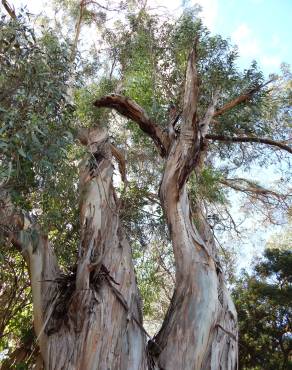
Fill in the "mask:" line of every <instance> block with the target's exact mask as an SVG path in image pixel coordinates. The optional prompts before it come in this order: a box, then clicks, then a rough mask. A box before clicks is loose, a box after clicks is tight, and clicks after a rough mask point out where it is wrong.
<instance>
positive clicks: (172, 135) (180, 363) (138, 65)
mask: <svg viewBox="0 0 292 370" xmlns="http://www.w3.org/2000/svg"><path fill="white" fill-rule="evenodd" d="M88 4H89V3H88ZM88 4H85V2H83V1H82V2H81V4H80V6H86V5H88ZM144 5H145V4H144ZM145 9H146V8H145V6H143V7H142V9H141V10H140V11H138V12H137V11H136V12H135V9H134V10H133V9H130V10H129V12H128V14H127V16H126V17H125V19H121V20H120V21H118V22H117V24H116V25H114V26H112V27H111V29H107V28H106V29H104V33H103V35H102V42H103V43H104V45H105V48H104V53H105V56H104V59H105V58H106V62H105V64H106V66H105V67H104V69H103V71H104V74H103V76H102V77H100V79H99V82H98V84H97V85H94V84H93V85H91V86H86V87H85V88H84V89H78V88H77V89H76V92H75V99H76V107H74V112H73V111H72V110H73V109H72V107H71V106H70V104H68V103H67V101H66V98H65V95H66V92H67V86H68V83H70V80H71V78H70V77H71V76H69V75H70V73H72V67H71V63H72V58H73V57H72V55H74V54H75V51H76V48H77V46H76V42H74V43H73V49H71V53H70V50H69V52H68V51H67V52H66V50H67V49H66V48H62V45H60V44H59V43H58V42H57V40H56V38H54V37H52V36H50V38H49V39H50V43H49V49H45V50H43V49H41V52H39V51H38V50H39V47H36V48H28V47H23V46H22V44H23V43H24V45H26V43H29V45H30V43H31V44H32V45H34V42H35V41H34V38H33V37H32V40H31V39H30V34H31V33H29V34H28V36H25V37H24V39H23V38H22V37H21V38H19V37H15V36H14V34H15V31H13V34H12V36H10V37H12V39H13V40H15V42H14V43H13V44H12V46H13V47H12V51H11V52H12V57H14V58H15V55H14V54H13V53H15V54H16V55H18V54H17V53H20V52H21V53H22V51H23V50H24V51H26V54H25V55H29V61H32V62H33V61H34V60H35V59H34V55H33V54H30V53H34V52H37V53H39V54H40V55H41V56H42V55H45V58H44V59H41V61H43V63H40V65H39V64H37V66H36V67H37V68H36V67H35V68H36V71H37V72H38V73H37V74H36V78H35V79H33V80H31V79H28V81H27V79H26V78H27V75H28V73H26V71H25V70H24V71H23V73H22V74H20V75H19V78H17V82H18V83H19V84H20V86H21V87H22V89H24V88H25V89H26V90H25V91H26V94H24V95H21V96H20V97H19V93H20V92H21V91H22V90H21V89H19V88H18V85H17V84H16V87H15V86H14V85H13V86H12V90H11V89H10V90H11V91H10V90H9V89H7V94H6V95H7V97H8V98H9V99H8V98H7V99H6V100H5V103H6V109H5V111H4V118H5V119H6V118H7V114H8V115H9V114H10V111H12V112H14V111H15V112H16V113H17V112H20V113H21V114H23V117H24V122H27V123H28V124H27V127H26V128H25V129H24V132H23V133H22V135H23V136H24V138H25V141H24V143H25V144H26V145H22V146H19V143H18V145H16V144H15V145H14V147H13V143H14V142H13V138H12V137H11V134H10V131H9V129H6V130H5V131H4V132H5V134H4V135H5V136H4V140H3V141H4V142H5V141H6V142H7V148H8V149H7V151H6V152H5V156H3V159H1V160H2V161H3V163H5V164H7V166H6V168H7V169H6V172H7V174H8V175H7V176H6V180H5V181H4V182H3V184H2V188H3V191H5V194H6V195H7V197H6V199H5V200H4V199H3V205H4V206H5V207H3V210H2V214H1V226H2V229H3V236H4V237H5V239H6V243H8V244H9V245H13V246H14V247H15V248H16V249H17V250H19V251H20V252H21V253H22V255H23V256H24V258H25V260H26V261H27V265H28V269H29V274H30V279H31V288H32V303H33V314H34V329H35V332H36V336H37V342H38V345H39V349H40V356H39V358H38V363H37V364H38V365H37V366H38V368H40V367H41V366H44V368H45V369H64V368H65V369H106V368H111V369H133V370H134V369H135V370H136V369H218V368H222V369H236V368H237V365H238V364H237V350H238V348H237V347H238V328H237V314H236V310H235V307H234V305H233V303H232V300H231V298H230V294H229V292H228V290H227V289H226V286H225V282H224V273H223V270H222V267H221V263H220V260H219V257H218V253H217V245H216V243H215V238H214V234H213V229H212V227H211V226H212V225H211V226H210V224H209V221H210V217H208V216H209V211H208V209H209V207H210V205H211V204H212V202H213V203H215V202H219V203H223V201H224V195H223V193H222V190H221V186H229V187H230V188H232V189H234V190H238V191H240V192H243V193H244V194H247V196H251V197H253V199H257V200H259V201H261V202H262V203H263V204H265V205H267V206H271V205H272V206H273V205H274V204H279V203H280V204H281V205H284V206H287V199H288V198H287V195H286V194H279V193H278V192H276V191H273V190H271V189H267V188H264V187H263V186H260V185H259V184H257V183H255V182H254V181H250V180H249V179H247V180H244V179H242V178H230V174H232V173H234V172H235V171H234V168H236V169H238V168H240V167H241V168H243V169H244V168H246V167H248V166H251V165H252V163H256V161H258V160H259V158H265V159H266V158H268V160H269V156H270V154H269V153H271V157H272V160H275V156H274V153H275V154H276V155H277V154H278V153H279V152H280V151H281V153H282V152H283V153H291V152H292V149H291V147H290V146H288V144H287V143H286V140H287V139H288V138H289V133H288V129H287V125H286V124H287V120H286V117H287V115H288V114H289V110H288V109H286V106H287V107H288V98H289V94H288V90H287V89H284V92H283V91H282V90H277V89H276V88H274V89H273V90H271V86H274V85H275V86H276V87H277V85H276V83H275V82H270V83H269V84H267V83H265V82H264V79H263V76H262V74H261V73H260V72H259V71H258V70H257V67H256V65H255V64H253V65H252V66H251V68H250V69H248V70H246V71H244V72H243V73H240V72H239V71H238V70H237V69H236V67H235V60H236V51H235V50H233V49H232V48H231V47H230V46H229V44H228V42H226V41H225V40H223V39H222V38H221V37H219V36H211V35H210V34H209V33H208V31H207V30H206V29H205V28H204V27H203V25H202V24H201V22H200V20H199V19H198V18H197V16H196V14H195V13H193V12H191V11H187V12H185V13H184V14H183V15H182V16H181V17H180V18H179V19H178V20H176V21H175V22H174V21H171V20H165V19H162V20H161V19H159V18H158V17H156V16H153V15H151V14H149V13H147V11H146V10H145ZM83 10H84V9H83V8H82V7H81V8H80V13H79V15H80V17H79V18H78V22H79V21H80V22H81V21H82V14H83V13H82V12H83ZM12 18H13V20H12V22H15V23H13V24H14V26H13V27H15V25H16V28H17V27H18V24H19V23H18V21H17V20H16V19H15V14H12ZM78 24H79V26H80V24H81V23H77V26H78ZM9 27H10V25H9ZM115 27H116V30H115ZM16 34H17V32H16ZM79 34H80V28H78V27H76V34H75V36H76V37H77V41H78V35H79ZM23 35H27V33H26V32H24V33H23V32H22V33H21V36H23ZM76 37H75V39H74V40H75V41H76ZM8 39H9V37H8ZM43 40H44V41H45V40H46V38H44V39H42V38H41V39H38V40H37V43H40V45H43V44H42V42H43ZM8 44H9V41H8ZM45 45H46V44H45ZM52 45H53V46H54V49H53V50H51V49H50V47H51V46H52ZM72 50H73V52H72ZM72 53H73V54H72ZM3 55H4V53H3ZM8 55H10V54H8ZM62 58H63V59H62ZM16 61H17V58H16V59H15V60H14V61H13V63H14V64H15V63H16ZM8 62H9V63H8ZM8 62H7V66H6V68H7V69H6V70H7V71H8V72H10V74H9V75H8V74H7V76H8V77H6V81H7V86H8V87H9V86H10V85H9V82H11V81H12V82H13V79H12V78H11V77H13V76H14V75H13V74H12V73H11V71H10V67H11V62H10V60H9V61H8ZM13 63H12V64H13ZM55 63H57V66H56V65H55ZM31 64H32V65H33V66H34V64H33V63H27V64H25V68H28V67H30V66H31ZM108 66H110V68H108ZM21 71H22V69H20V72H21ZM34 71H35V70H34V69H32V72H34ZM5 73H6V72H5ZM29 73H30V72H29ZM5 76H6V75H5ZM41 76H46V78H45V79H44V78H42V77H41ZM45 81H47V85H48V86H47V87H44V86H43V87H42V85H41V84H42V83H44V82H45ZM71 81H72V80H71ZM31 82H34V83H36V85H33V87H32V88H33V89H35V90H34V93H33V94H30V91H31V89H32V88H30V85H29V84H28V83H31ZM45 89H46V90H45ZM47 90H49V93H48V94H44V91H47ZM107 93H111V94H108V95H104V96H102V95H103V94H107ZM15 96H16V97H17V99H16V101H17V102H18V101H20V104H19V106H17V105H15V104H14V101H11V98H14V99H15ZM283 96H284V97H283ZM27 97H28V98H29V99H32V101H30V100H29V101H27ZM36 98H37V99H39V104H35V99H36ZM22 99H24V100H25V104H24V103H23V100H22ZM47 99H49V101H48V100H47ZM50 99H52V100H50ZM37 102H38V100H37ZM89 102H90V105H89V104H88V103H89ZM93 102H94V104H92V103H93ZM285 104H286V106H285ZM24 106H25V107H27V110H25V109H24ZM12 108H14V110H13V109H12ZM101 108H111V109H114V110H115V111H116V112H118V113H120V114H121V115H122V116H124V117H125V118H126V121H125V120H122V119H120V118H119V116H117V115H116V114H114V115H112V114H111V113H110V112H109V111H106V110H102V109H101ZM272 108H273V110H272ZM31 112H33V114H34V116H35V115H37V118H38V119H37V120H33V117H34V116H33V117H32V116H31ZM16 113H15V115H16ZM40 116H44V117H45V118H46V121H47V123H46V122H44V121H42V120H40ZM73 116H74V118H75V119H74V118H73ZM17 117H18V116H17ZM14 119H15V116H14ZM279 119H280V121H279ZM76 120H79V121H81V124H80V123H78V124H76ZM5 122H7V124H8V122H10V121H9V119H8V118H7V119H6V120H5ZM17 122H20V121H17ZM35 122H36V123H35ZM33 123H35V125H36V126H37V128H38V129H39V130H40V131H41V132H39V131H38V129H36V131H37V132H39V134H40V135H41V138H38V137H37V139H38V140H36V139H35V137H34V136H33V135H32V132H31V129H32V128H33V127H34V126H33ZM40 124H42V126H41V128H40V127H39V125H40ZM122 124H124V125H125V126H124V127H125V130H124V129H122V128H121V127H120V126H119V125H122ZM77 126H79V127H77ZM44 130H45V131H44ZM20 131H21V130H20ZM43 131H44V132H45V133H44V135H43V134H42V132H43ZM109 131H110V133H111V135H116V137H117V142H116V143H114V142H111V140H110V137H109ZM123 131H124V132H123ZM21 132H22V131H21ZM16 133H17V134H18V135H19V133H18V132H16ZM33 133H34V134H35V135H36V133H35V130H34V131H33ZM70 133H73V134H74V135H75V137H76V138H77V139H78V141H79V143H80V144H82V145H83V146H84V148H85V150H83V153H84V159H83V161H82V162H81V164H80V174H79V185H78V192H79V205H78V206H76V205H75V204H74V199H72V198H71V197H73V198H74V195H75V194H76V186H74V185H75V184H76V166H74V165H70V163H69V164H68V161H70V160H71V161H72V162H73V163H74V160H73V159H75V158H76V157H77V154H76V151H78V149H77V145H75V144H74V143H73V142H72V136H71V135H70ZM25 135H28V136H25ZM42 135H43V136H42ZM14 136H16V134H15V135H14ZM16 137H17V136H16ZM30 138H32V140H30ZM48 138H50V140H49V141H48V146H47V147H46V142H47V141H46V140H47V139H48ZM68 138H69V139H70V138H71V141H70V140H69V139H68ZM62 140H64V142H62ZM68 140H69V141H70V142H69V143H68ZM38 142H39V144H38ZM67 145H68V146H67ZM264 145H266V146H267V147H268V148H269V149H268V150H269V152H268V155H266V152H264V150H263V149H262V148H263V146H264ZM238 146H239V148H240V150H238ZM117 147H118V148H117ZM37 148H38V150H36V149H37ZM44 148H46V151H45V152H43V149H44ZM154 148H156V151H155V150H154ZM15 150H16V151H17V152H18V155H17V157H15V156H14V152H15ZM125 150H128V152H129V154H128V156H127V152H126V158H127V159H128V161H127V162H126V161H125V159H124V156H123V153H122V152H123V151H124V152H125ZM80 151H82V150H80V149H79V152H80ZM74 155H75V157H74ZM261 155H262V157H261ZM113 159H114V160H115V161H116V162H117V163H118V167H119V169H120V172H121V178H122V180H123V181H124V183H125V185H124V189H122V191H120V190H119V193H121V197H119V196H118V195H117V192H116V191H115V189H114V184H113V165H112V162H113ZM277 159H278V158H277ZM286 159H287V158H286ZM20 161H24V163H25V165H21V166H20V168H21V169H24V168H27V167H28V173H26V172H18V173H17V172H16V174H18V176H15V173H14V172H13V171H15V169H17V168H18V167H17V166H18V163H20ZM44 162H45V163H44ZM10 163H11V164H10ZM43 165H44V168H48V169H49V170H50V171H51V172H49V173H47V171H46V170H44V169H43V167H42V166H43ZM127 165H128V167H129V171H128V172H129V173H128V178H129V180H127V178H126V169H127ZM26 166H27V167H26ZM242 171H243V170H242ZM19 174H21V175H23V177H24V178H25V179H31V182H28V183H27V182H25V185H26V187H25V188H24V190H23V191H22V192H16V194H17V196H18V194H21V195H22V197H21V198H18V197H16V199H15V196H14V195H13V191H14V192H15V189H17V187H16V186H14V182H13V181H15V179H18V181H19ZM52 181H53V182H55V183H56V186H57V187H56V188H54V184H52ZM143 182H144V186H143ZM69 183H71V185H69ZM46 184H48V185H47V187H46V186H45V185H46ZM218 184H219V185H218ZM27 185H29V186H27ZM49 185H50V186H49ZM136 185H137V186H136ZM58 186H60V187H58ZM68 186H70V187H69V188H68ZM137 188H138V191H137V192H138V196H137V192H136V201H134V203H135V205H137V204H138V205H139V206H141V207H142V208H143V210H144V211H146V212H147V211H148V214H149V213H150V215H149V217H148V220H150V221H151V220H153V218H155V216H158V217H157V218H158V219H159V220H158V221H157V222H154V223H152V224H151V222H148V223H147V224H146V226H145V228H144V225H143V223H144V221H145V219H146V217H145V216H143V217H141V214H140V213H137V217H136V219H135V220H131V217H132V216H133V212H131V211H133V210H134V211H135V209H133V210H125V209H124V207H125V205H127V204H128V205H129V204H131V201H130V202H129V199H130V200H132V199H134V195H135V189H137ZM206 188H208V189H206ZM58 189H60V190H61V189H62V191H63V192H64V193H65V191H66V189H67V191H68V193H69V194H68V199H70V201H68V203H65V198H66V197H65V194H64V193H63V192H60V190H58ZM1 190H2V189H1ZM155 192H156V194H157V195H156V194H155ZM58 193H60V195H61V202H62V203H61V204H60V200H59V201H58ZM43 194H45V198H42V197H41V200H40V196H41V195H43ZM2 198H3V197H2ZM25 199H29V200H30V204H29V206H27V205H26V203H25ZM43 199H47V201H46V202H42V200H43ZM153 203H155V205H154V206H153ZM44 205H47V207H48V208H47V209H46V208H45V207H44ZM64 205H66V206H65V207H64ZM135 208H136V207H135ZM38 209H40V210H41V212H36V211H37V210H38ZM161 209H162V211H163V214H162V213H161ZM272 210H273V207H272ZM48 211H55V212H56V211H59V212H60V213H58V212H57V213H58V215H59V217H55V216H53V217H52V224H50V223H49V222H48V221H49V220H50V218H48V217H47V214H46V213H47V212H48ZM77 212H78V213H79V222H78V221H77V217H76V213H77ZM127 212H128V214H127ZM32 213H38V214H37V215H35V216H36V217H32V215H31V214H32ZM49 213H50V212H49ZM152 213H153V214H152ZM121 216H122V217H121ZM64 217H65V218H66V221H64ZM123 217H124V221H125V222H124V223H125V224H126V226H128V227H129V226H130V227H129V228H128V232H129V231H130V232H131V231H133V230H134V231H135V232H137V234H135V235H132V236H131V235H130V241H131V242H132V244H133V243H135V242H137V240H138V241H139V240H140V241H141V240H142V241H143V242H144V243H145V241H146V243H147V241H148V239H147V235H146V234H147V233H148V234H149V230H150V229H151V227H153V226H157V227H159V228H160V234H163V232H165V229H166V228H167V230H168V231H167V237H164V239H163V238H162V239H163V241H165V240H167V243H162V244H163V245H166V246H167V248H169V246H170V245H171V248H172V250H173V256H174V269H173V271H175V274H174V276H173V277H172V278H173V279H174V282H173V284H174V288H173V296H172V298H171V302H170V305H169V307H168V309H167V313H166V315H165V318H164V320H163V324H162V326H161V329H160V330H159V332H158V333H157V334H156V335H155V336H154V337H153V338H147V337H149V334H148V333H147V331H146V330H145V328H144V327H143V322H142V304H141V298H140V295H139V291H138V288H137V284H136V279H135V271H134V265H133V260H132V254H131V248H130V245H129V242H128V240H127V237H126V234H125V232H124V231H123V228H122V221H123ZM214 220H215V218H214V217H213V221H214ZM61 221H62V223H61ZM163 221H164V222H165V225H164V227H163V226H162V222H163ZM64 222H65V223H64ZM131 222H132V224H133V223H134V224H135V225H134V227H133V225H131ZM59 223H60V224H59ZM60 226H61V227H60ZM78 226H79V233H78V232H77V230H78ZM143 228H144V230H143ZM72 231H73V232H72ZM78 234H79V235H78ZM64 235H65V236H64ZM77 235H78V237H79V238H77ZM68 238H69V241H70V238H71V240H72V241H73V243H71V244H70V242H68ZM78 239H79V240H78ZM77 240H78V241H77ZM76 244H78V246H77V245H76ZM6 245H7V244H6ZM54 245H56V246H57V248H55V249H54V248H53V246H54ZM62 246H63V247H65V248H62ZM64 249H66V250H64ZM72 251H73V253H74V252H77V253H76V254H77V256H76V261H74V259H73V258H72ZM56 252H57V253H56ZM69 257H71V258H69ZM68 260H70V261H72V260H73V261H74V262H75V263H74V265H73V266H70V263H69V262H68ZM66 268H67V269H66ZM170 275H171V276H172V275H173V274H170ZM146 294H147V293H146ZM147 339H149V340H148V341H147Z"/></svg>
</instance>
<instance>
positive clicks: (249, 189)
mask: <svg viewBox="0 0 292 370" xmlns="http://www.w3.org/2000/svg"><path fill="white" fill-rule="evenodd" d="M219 182H220V183H221V184H223V185H225V186H228V187H230V188H232V189H234V190H237V191H241V192H243V193H253V194H256V195H258V196H270V197H274V198H277V199H278V200H284V199H285V198H287V197H288V196H289V195H288V194H279V193H276V192H275V191H273V190H269V189H266V188H263V187H262V186H259V185H256V184H255V183H253V182H252V181H249V180H247V179H241V178H235V179H221V180H219ZM243 183H246V186H245V185H243Z"/></svg>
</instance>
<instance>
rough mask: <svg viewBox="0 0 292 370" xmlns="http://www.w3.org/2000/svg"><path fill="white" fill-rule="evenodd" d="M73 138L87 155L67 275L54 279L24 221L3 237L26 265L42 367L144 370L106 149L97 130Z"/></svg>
mask: <svg viewBox="0 0 292 370" xmlns="http://www.w3.org/2000/svg"><path fill="white" fill-rule="evenodd" d="M80 135H81V136H83V143H84V144H86V146H87V148H88V155H87V158H85V159H84V161H83V163H82V164H81V166H80V184H79V186H80V205H79V207H80V223H81V238H80V246H79V251H78V263H77V267H76V268H75V270H73V271H72V273H71V274H69V275H64V274H62V273H61V271H60V269H59V267H58V264H57V260H56V258H55V255H54V252H53V249H52V246H51V245H50V243H49V241H48V239H47V237H45V236H43V235H42V234H41V231H40V230H39V229H38V226H37V225H36V224H34V223H33V222H32V221H31V220H28V219H25V220H24V222H21V223H20V224H21V225H20V227H19V232H18V233H17V234H16V233H15V232H14V234H13V235H12V234H11V236H10V235H8V237H10V239H11V241H12V242H13V243H14V244H15V245H16V246H17V247H21V248H22V253H23V255H24V257H25V259H26V260H27V263H28V267H29V272H30V277H31V286H32V296H33V309H34V328H35V332H36V335H37V341H38V342H39V347H40V352H41V355H42V359H43V362H44V368H45V369H46V370H61V369H62V370H64V369H66V370H69V369H70V370H77V369H78V370H107V369H111V370H121V369H125V370H126V369H127V370H128V369H129V370H138V369H146V368H147V361H148V360H147V355H146V354H147V352H146V351H145V348H146V336H145V331H144V329H143V326H142V315H141V309H140V307H141V302H140V297H139V294H138V289H137V286H136V280H135V275H134V268H133V263H132V256H131V250H130V246H129V244H128V242H127V241H126V239H125V236H124V233H123V231H122V229H121V227H120V223H119V216H118V201H117V199H116V197H115V193H114V188H113V185H112V172H113V166H112V161H111V159H112V146H111V144H110V142H109V139H108V136H107V133H106V132H104V131H101V130H100V129H91V130H83V131H82V133H80ZM11 214H12V212H11ZM7 217H8V215H6V219H8V218H7ZM9 217H10V218H11V217H12V215H10V216H9Z"/></svg>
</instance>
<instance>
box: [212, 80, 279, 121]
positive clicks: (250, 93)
mask: <svg viewBox="0 0 292 370" xmlns="http://www.w3.org/2000/svg"><path fill="white" fill-rule="evenodd" d="M272 81H274V80H269V81H268V82H266V83H265V84H262V85H259V86H256V87H254V88H253V89H251V90H249V91H248V92H247V93H245V94H242V95H240V96H238V97H237V98H235V99H233V100H231V101H230V102H229V103H227V104H225V105H224V106H223V107H222V108H220V109H218V110H217V111H216V112H215V113H214V114H213V118H214V117H218V116H221V115H222V114H224V113H225V112H227V111H229V110H230V109H232V108H234V107H236V106H237V105H239V104H241V103H245V102H246V101H248V100H250V99H251V98H252V97H253V95H254V94H255V93H256V92H258V91H260V90H261V89H262V88H263V87H264V86H266V85H268V84H269V83H271V82H272Z"/></svg>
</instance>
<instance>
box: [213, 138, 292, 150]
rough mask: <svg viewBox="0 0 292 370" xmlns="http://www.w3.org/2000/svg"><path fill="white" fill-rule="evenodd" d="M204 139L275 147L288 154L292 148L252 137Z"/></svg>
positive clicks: (277, 142) (280, 143)
mask: <svg viewBox="0 0 292 370" xmlns="http://www.w3.org/2000/svg"><path fill="white" fill-rule="evenodd" d="M206 139H209V140H213V141H223V142H226V143H259V144H267V145H271V146H276V147H278V148H280V149H282V150H286V152H288V153H292V148H291V147H290V146H288V145H286V144H284V143H283V142H281V141H274V140H272V139H267V138H260V137H254V136H233V137H232V136H225V135H212V134H210V135H206Z"/></svg>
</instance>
